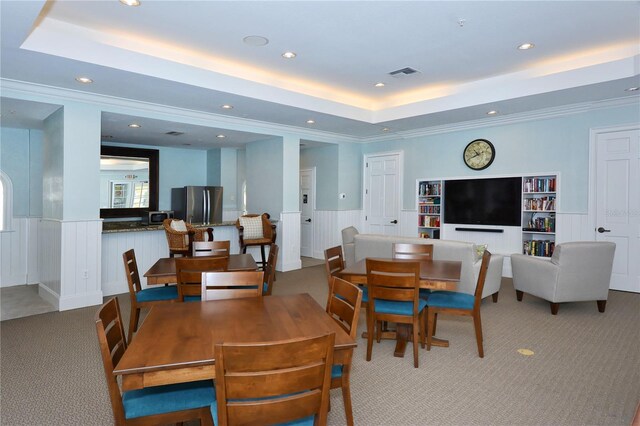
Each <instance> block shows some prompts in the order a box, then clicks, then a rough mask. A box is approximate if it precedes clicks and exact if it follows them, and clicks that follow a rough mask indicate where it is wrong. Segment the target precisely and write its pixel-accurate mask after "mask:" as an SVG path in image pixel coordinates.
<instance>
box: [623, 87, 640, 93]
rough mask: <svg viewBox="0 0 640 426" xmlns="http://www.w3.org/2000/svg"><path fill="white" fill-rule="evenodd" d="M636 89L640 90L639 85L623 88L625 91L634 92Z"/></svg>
mask: <svg viewBox="0 0 640 426" xmlns="http://www.w3.org/2000/svg"><path fill="white" fill-rule="evenodd" d="M636 90H640V87H638V86H636V87H629V88H628V89H624V91H625V92H635V91H636Z"/></svg>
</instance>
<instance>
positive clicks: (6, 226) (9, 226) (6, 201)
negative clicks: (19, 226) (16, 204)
mask: <svg viewBox="0 0 640 426" xmlns="http://www.w3.org/2000/svg"><path fill="white" fill-rule="evenodd" d="M0 183H2V192H3V194H2V196H3V204H2V221H3V222H4V223H1V222H0V232H11V231H13V223H12V222H13V182H12V181H11V178H10V177H9V175H8V174H6V173H5V172H3V171H2V170H0Z"/></svg>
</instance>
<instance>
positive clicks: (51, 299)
mask: <svg viewBox="0 0 640 426" xmlns="http://www.w3.org/2000/svg"><path fill="white" fill-rule="evenodd" d="M38 296H40V297H41V298H42V299H44V300H45V301H47V302H48V303H50V304H51V305H53V307H54V308H56V309H57V310H60V295H59V294H58V293H56V292H55V291H53V290H51V289H50V288H49V287H47V286H45V285H44V284H42V283H38Z"/></svg>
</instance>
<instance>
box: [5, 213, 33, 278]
mask: <svg viewBox="0 0 640 426" xmlns="http://www.w3.org/2000/svg"><path fill="white" fill-rule="evenodd" d="M11 226H12V229H11V231H6V232H0V287H11V286H15V285H22V284H27V265H28V257H27V239H28V235H29V218H25V217H14V218H13V219H12V222H11Z"/></svg>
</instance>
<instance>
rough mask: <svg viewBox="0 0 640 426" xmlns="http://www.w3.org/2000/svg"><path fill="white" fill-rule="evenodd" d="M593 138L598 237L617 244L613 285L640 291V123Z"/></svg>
mask: <svg viewBox="0 0 640 426" xmlns="http://www.w3.org/2000/svg"><path fill="white" fill-rule="evenodd" d="M592 141H593V143H594V145H595V146H594V147H593V149H594V150H595V169H592V170H595V181H596V184H595V194H594V195H595V196H594V205H595V239H596V240H597V241H611V242H614V243H615V244H616V252H615V257H614V261H613V271H612V274H611V285H610V288H611V289H612V290H623V291H631V292H635V293H640V264H639V263H638V261H637V260H638V259H640V162H639V161H638V160H639V159H640V126H634V127H628V128H619V129H607V130H602V131H598V132H596V133H595V135H592ZM592 152H594V151H592ZM593 187H594V185H592V188H593ZM592 206H593V205H592ZM592 211H593V210H592Z"/></svg>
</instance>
